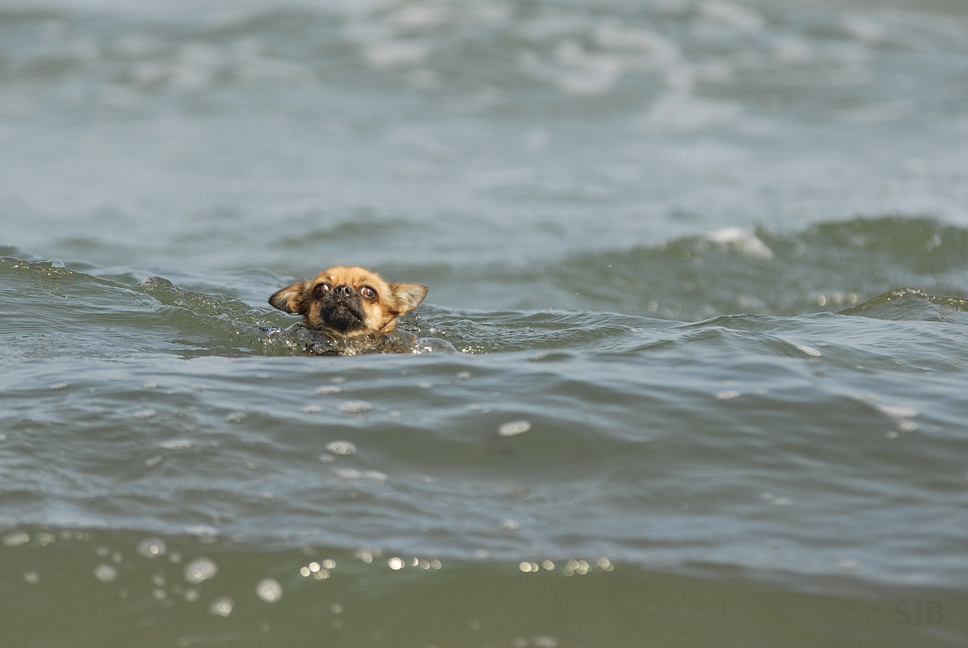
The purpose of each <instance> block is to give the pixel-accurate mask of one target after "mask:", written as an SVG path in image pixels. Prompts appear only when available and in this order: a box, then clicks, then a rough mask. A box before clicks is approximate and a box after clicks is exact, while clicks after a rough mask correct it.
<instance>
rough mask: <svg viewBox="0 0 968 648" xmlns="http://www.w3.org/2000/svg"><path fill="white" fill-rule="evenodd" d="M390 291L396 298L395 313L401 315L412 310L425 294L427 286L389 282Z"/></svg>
mask: <svg viewBox="0 0 968 648" xmlns="http://www.w3.org/2000/svg"><path fill="white" fill-rule="evenodd" d="M390 291H391V292H392V293H393V296H394V297H395V298H396V302H397V308H396V311H397V315H403V314H404V313H408V312H410V311H412V310H413V309H414V308H416V307H417V304H419V303H420V302H422V301H423V298H424V297H426V296H427V288H426V287H425V286H421V285H420V284H411V283H407V284H400V283H392V284H390Z"/></svg>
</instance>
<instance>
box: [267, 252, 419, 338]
mask: <svg viewBox="0 0 968 648" xmlns="http://www.w3.org/2000/svg"><path fill="white" fill-rule="evenodd" d="M426 296H427V288H426V287H425V286H421V285H420V284H414V283H387V282H386V281H384V280H383V278H382V277H380V275H378V274H377V273H375V272H370V271H369V270H367V269H366V268H361V267H359V266H343V265H337V266H333V267H332V268H328V269H326V270H323V271H322V272H320V273H319V274H318V275H316V278H315V279H310V280H308V281H301V282H299V283H294V284H293V285H291V286H288V287H286V288H283V289H282V290H280V291H278V292H277V293H275V294H273V295H272V297H270V298H269V303H270V304H271V305H272V306H274V307H275V308H278V309H279V310H281V311H285V312H287V313H292V314H293V315H302V318H303V322H304V323H305V325H306V327H307V328H309V329H311V330H313V331H320V332H322V333H324V334H325V335H327V336H328V337H330V338H332V339H333V340H337V341H338V340H346V339H358V338H363V337H365V336H373V337H380V336H384V335H387V334H389V333H392V332H393V331H394V330H395V329H396V327H397V318H398V317H399V316H400V315H403V314H404V313H408V312H410V311H412V310H413V309H414V308H416V307H417V305H418V304H419V303H420V302H422V301H423V299H424V297H426Z"/></svg>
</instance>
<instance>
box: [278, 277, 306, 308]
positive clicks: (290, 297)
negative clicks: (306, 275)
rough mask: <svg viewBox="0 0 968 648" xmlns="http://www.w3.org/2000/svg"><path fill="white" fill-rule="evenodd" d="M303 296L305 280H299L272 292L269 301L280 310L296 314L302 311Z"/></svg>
mask: <svg viewBox="0 0 968 648" xmlns="http://www.w3.org/2000/svg"><path fill="white" fill-rule="evenodd" d="M305 296H306V282H305V281H301V282H299V283H296V284H293V285H291V286H289V287H288V288H283V289H282V290H280V291H279V292H277V293H276V294H274V295H273V296H272V297H270V298H269V303H270V304H271V305H273V306H275V307H276V308H278V309H279V310H281V311H286V312H287V313H293V314H297V313H301V312H302V309H303V302H304V301H305Z"/></svg>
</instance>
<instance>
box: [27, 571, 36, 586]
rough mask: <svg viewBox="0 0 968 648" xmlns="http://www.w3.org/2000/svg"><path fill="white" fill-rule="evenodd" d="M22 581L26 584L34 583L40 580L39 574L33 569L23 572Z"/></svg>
mask: <svg viewBox="0 0 968 648" xmlns="http://www.w3.org/2000/svg"><path fill="white" fill-rule="evenodd" d="M24 582H25V583H27V584H28V585H36V584H37V583H39V582H40V574H38V573H37V572H35V571H28V572H24Z"/></svg>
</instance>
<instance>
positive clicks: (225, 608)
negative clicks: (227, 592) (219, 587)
mask: <svg viewBox="0 0 968 648" xmlns="http://www.w3.org/2000/svg"><path fill="white" fill-rule="evenodd" d="M233 605H235V603H234V601H232V599H230V598H228V597H227V596H224V597H222V598H217V599H215V600H214V601H212V604H211V605H210V606H208V611H209V612H211V613H212V614H215V615H217V616H220V617H227V616H228V615H230V614H232V606H233Z"/></svg>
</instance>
